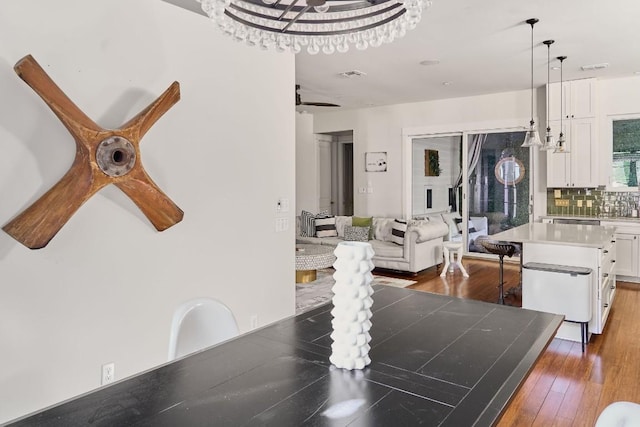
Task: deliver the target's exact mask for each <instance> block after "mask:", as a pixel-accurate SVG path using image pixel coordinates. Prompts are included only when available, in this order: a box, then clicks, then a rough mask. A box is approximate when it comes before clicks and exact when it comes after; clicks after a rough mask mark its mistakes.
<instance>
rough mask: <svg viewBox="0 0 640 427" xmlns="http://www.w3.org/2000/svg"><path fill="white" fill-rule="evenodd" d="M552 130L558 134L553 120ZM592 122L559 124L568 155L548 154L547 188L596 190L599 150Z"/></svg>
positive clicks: (558, 130)
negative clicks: (590, 188)
mask: <svg viewBox="0 0 640 427" xmlns="http://www.w3.org/2000/svg"><path fill="white" fill-rule="evenodd" d="M550 123H551V129H552V131H553V132H554V134H556V135H557V134H558V133H559V132H560V121H559V120H553V121H551V122H550ZM595 127H596V123H595V119H573V120H571V119H569V120H564V121H563V123H562V128H563V133H564V135H565V138H566V141H567V147H568V149H569V150H568V152H567V153H554V152H553V150H551V151H547V187H553V188H558V187H578V188H585V187H587V188H588V187H597V186H598V185H599V184H598V180H599V177H598V146H597V144H596V141H597V139H596V128H595Z"/></svg>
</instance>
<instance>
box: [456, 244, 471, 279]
mask: <svg viewBox="0 0 640 427" xmlns="http://www.w3.org/2000/svg"><path fill="white" fill-rule="evenodd" d="M463 252H464V248H463V247H462V246H460V249H458V260H457V263H458V267H460V271H462V275H463V276H464V277H469V273H467V270H465V269H464V267H463V266H462V253H463Z"/></svg>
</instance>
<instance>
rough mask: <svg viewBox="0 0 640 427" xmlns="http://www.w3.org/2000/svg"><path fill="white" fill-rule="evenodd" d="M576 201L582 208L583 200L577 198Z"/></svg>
mask: <svg viewBox="0 0 640 427" xmlns="http://www.w3.org/2000/svg"><path fill="white" fill-rule="evenodd" d="M576 202H577V203H578V207H579V208H581V207H582V200H577V201H576Z"/></svg>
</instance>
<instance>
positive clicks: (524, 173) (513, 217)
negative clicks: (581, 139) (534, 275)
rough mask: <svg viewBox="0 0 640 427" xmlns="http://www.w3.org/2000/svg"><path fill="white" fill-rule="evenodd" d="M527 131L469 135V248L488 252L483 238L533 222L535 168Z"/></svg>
mask: <svg viewBox="0 0 640 427" xmlns="http://www.w3.org/2000/svg"><path fill="white" fill-rule="evenodd" d="M523 139H524V132H498V133H470V134H467V144H466V145H467V166H468V170H467V182H466V184H467V188H466V191H465V193H466V194H467V195H468V198H467V199H468V200H467V203H466V206H467V214H468V218H469V221H468V229H467V245H468V246H467V248H468V251H469V252H485V251H484V250H483V248H482V246H481V245H480V244H479V242H480V240H482V239H480V240H478V238H479V237H480V236H486V235H491V234H495V233H498V232H500V231H504V230H508V229H510V228H513V227H517V226H519V225H522V224H526V223H528V222H529V201H530V198H529V192H530V176H531V165H530V159H529V155H530V152H529V148H522V147H520V144H521V142H522V141H523Z"/></svg>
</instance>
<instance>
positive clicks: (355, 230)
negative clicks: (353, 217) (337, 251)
mask: <svg viewBox="0 0 640 427" xmlns="http://www.w3.org/2000/svg"><path fill="white" fill-rule="evenodd" d="M369 229H370V227H357V226H353V225H345V226H344V240H346V241H350V242H366V241H367V240H369Z"/></svg>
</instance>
